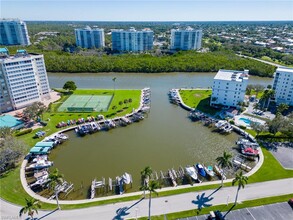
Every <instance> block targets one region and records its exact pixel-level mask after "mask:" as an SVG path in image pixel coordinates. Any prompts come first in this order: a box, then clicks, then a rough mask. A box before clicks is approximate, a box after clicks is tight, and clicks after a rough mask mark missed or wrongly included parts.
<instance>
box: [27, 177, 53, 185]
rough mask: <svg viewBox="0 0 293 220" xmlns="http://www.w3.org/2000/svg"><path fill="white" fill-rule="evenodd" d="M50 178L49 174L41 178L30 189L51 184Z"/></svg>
mask: <svg viewBox="0 0 293 220" xmlns="http://www.w3.org/2000/svg"><path fill="white" fill-rule="evenodd" d="M48 177H49V175H48V174H47V175H43V176H41V177H39V178H38V179H37V181H36V182H34V183H33V184H31V185H30V187H34V186H37V185H40V186H42V185H44V184H45V183H47V182H49V179H48Z"/></svg>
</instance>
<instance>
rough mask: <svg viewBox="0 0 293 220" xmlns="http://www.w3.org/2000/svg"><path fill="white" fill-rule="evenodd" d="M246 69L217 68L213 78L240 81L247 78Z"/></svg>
mask: <svg viewBox="0 0 293 220" xmlns="http://www.w3.org/2000/svg"><path fill="white" fill-rule="evenodd" d="M248 72H249V71H248V70H244V71H238V70H219V71H218V73H217V75H216V76H215V77H214V79H219V80H227V81H237V82H242V81H243V80H244V79H245V80H248Z"/></svg>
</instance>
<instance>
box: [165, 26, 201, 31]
mask: <svg viewBox="0 0 293 220" xmlns="http://www.w3.org/2000/svg"><path fill="white" fill-rule="evenodd" d="M171 31H181V32H193V31H202V30H199V29H198V30H195V29H194V28H192V27H189V26H188V27H187V28H185V29H179V28H177V29H172V30H171Z"/></svg>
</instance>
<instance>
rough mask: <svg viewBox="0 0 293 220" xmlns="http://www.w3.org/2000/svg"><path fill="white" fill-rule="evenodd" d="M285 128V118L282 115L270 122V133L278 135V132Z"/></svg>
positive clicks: (277, 115)
mask: <svg viewBox="0 0 293 220" xmlns="http://www.w3.org/2000/svg"><path fill="white" fill-rule="evenodd" d="M282 126H283V117H282V116H281V115H280V114H276V117H275V118H274V119H273V120H272V121H270V122H268V131H269V132H270V133H271V134H273V135H276V134H277V132H278V131H279V130H280V129H281V128H282Z"/></svg>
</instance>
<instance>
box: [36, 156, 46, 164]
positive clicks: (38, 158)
mask: <svg viewBox="0 0 293 220" xmlns="http://www.w3.org/2000/svg"><path fill="white" fill-rule="evenodd" d="M40 160H44V161H47V160H48V155H38V156H37V157H35V158H34V159H33V163H37V162H38V161H40Z"/></svg>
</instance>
